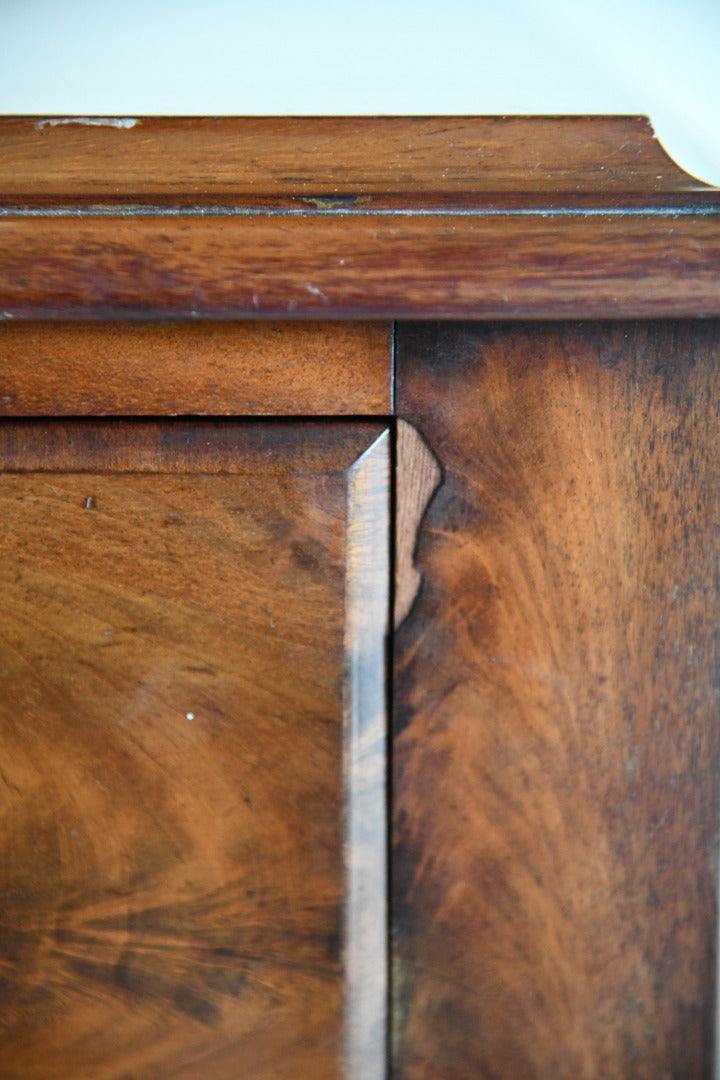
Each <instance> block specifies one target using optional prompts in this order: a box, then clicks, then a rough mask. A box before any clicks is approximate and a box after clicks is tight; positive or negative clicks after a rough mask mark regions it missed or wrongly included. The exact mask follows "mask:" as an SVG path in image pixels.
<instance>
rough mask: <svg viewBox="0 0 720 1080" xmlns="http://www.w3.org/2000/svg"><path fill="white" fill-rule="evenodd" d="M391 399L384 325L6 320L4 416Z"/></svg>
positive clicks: (0, 376)
mask: <svg viewBox="0 0 720 1080" xmlns="http://www.w3.org/2000/svg"><path fill="white" fill-rule="evenodd" d="M390 398H391V386H390V339H389V327H388V326H387V325H383V324H381V323H362V322H353V323H317V322H315V323H313V322H308V323H299V324H297V325H294V326H290V325H289V324H288V323H261V322H253V323H247V322H245V323H237V322H233V323H215V322H212V323H191V324H190V325H178V324H174V323H160V324H158V323H139V324H135V323H118V322H115V323H57V322H40V323H36V322H33V323H18V322H9V321H5V322H2V321H0V415H14V416H18V415H20V416H22V415H34V416H48V415H50V416H62V415H71V416H83V415H94V416H98V415H103V414H110V415H115V416H132V415H135V416H139V415H148V414H149V415H153V414H163V415H168V414H172V413H193V414H194V415H198V414H202V413H211V414H222V413H227V414H231V415H243V416H248V415H275V416H289V415H299V414H307V415H315V416H329V415H333V416H343V415H347V414H354V415H356V416H357V415H359V416H363V415H364V416H369V415H373V414H383V415H384V414H387V413H388V412H389V411H390V407H391V401H390Z"/></svg>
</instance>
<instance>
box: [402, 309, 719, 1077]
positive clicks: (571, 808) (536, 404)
mask: <svg viewBox="0 0 720 1080" xmlns="http://www.w3.org/2000/svg"><path fill="white" fill-rule="evenodd" d="M719 361H720V326H719V325H718V324H717V323H716V322H715V323H700V322H695V323H682V322H671V321H665V322H656V323H605V324H596V323H592V322H586V323H580V324H569V323H567V324H566V323H560V324H555V325H553V324H535V325H519V326H508V325H500V324H497V325H494V324H491V325H488V326H482V325H474V326H473V325H469V324H468V325H462V324H461V325H458V326H453V325H447V324H445V325H443V324H431V325H424V326H420V325H418V326H409V327H404V328H403V327H401V328H400V335H399V340H398V378H399V382H398V408H399V410H400V412H401V414H402V415H403V416H405V417H407V418H408V419H410V420H411V421H412V422H413V423H415V424H417V425H418V427H419V429H420V431H421V432H422V433H423V435H424V436H425V438H426V439H427V441H428V443H429V445H430V447H431V448H432V450H433V451H434V452H435V453H436V454H437V456H438V458H439V459H440V461H441V462H442V465H443V468H444V473H445V475H444V482H443V485H442V487H441V488H440V489H439V491H438V493H437V494H436V496H435V499H434V500H433V502H432V503H431V505H430V509H429V511H428V514H427V516H426V518H425V524H424V526H423V529H422V533H421V538H420V545H419V553H418V559H419V563H420V567H421V570H422V572H423V579H424V584H423V589H422V591H421V593H420V597H419V599H418V602H417V604H416V607H415V609H414V611H413V613H412V615H411V617H410V618H409V619H407V620H406V622H405V623H404V624H403V626H402V627H401V628H400V631H399V633H398V636H397V641H396V671H395V693H396V710H397V715H396V722H397V725H398V735H397V741H396V745H395V751H394V761H395V777H394V792H395V830H396V855H395V859H396V869H395V887H396V900H395V911H394V915H395V928H396V935H397V970H396V983H395V985H396V1001H395V1010H396V1044H395V1054H396V1066H395V1067H396V1075H397V1076H398V1077H403V1078H410V1077H412V1078H414V1080H415V1078H417V1080H420V1078H422V1080H435V1078H437V1077H440V1076H442V1077H443V1078H445V1080H471V1078H472V1080H480V1078H484V1077H487V1078H502V1080H505V1078H512V1080H524V1078H527V1080H530V1078H533V1080H536V1078H540V1077H543V1078H548V1080H549V1078H565V1077H566V1078H572V1080H578V1078H587V1080H590V1078H601V1077H602V1078H610V1077H612V1078H616V1077H627V1078H630V1077H632V1078H633V1080H637V1078H648V1080H650V1078H655V1080H656V1078H658V1077H683V1078H688V1080H689V1078H694V1077H698V1078H699V1077H708V1076H711V1075H712V1070H713V1058H714V1053H715V1049H714V1027H715V1019H714V1017H715V1000H716V954H717V931H718V916H717V892H718V889H717V881H718V855H717V851H718V824H717V823H718V809H719V806H718V795H719V790H718V777H719V776H720V735H719V732H718V724H717V720H718V702H719V701H720V662H719V660H720V656H719V648H718V646H719V640H718V611H719V610H720V575H719V573H718V554H717V543H718V523H719V522H720V496H719V490H718V460H719V454H720V422H719V421H720V416H719V411H720V363H719Z"/></svg>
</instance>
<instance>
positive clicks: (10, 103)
mask: <svg viewBox="0 0 720 1080" xmlns="http://www.w3.org/2000/svg"><path fill="white" fill-rule="evenodd" d="M0 112H2V113H10V114H17V113H40V114H61V115H71V114H80V115H89V114H91V115H92V114H95V115H101V116H103V115H104V116H108V115H109V116H113V115H116V116H117V115H122V116H133V115H142V114H152V113H166V114H186V115H187V114H195V115H198V114H220V115H223V114H224V115H227V114H255V115H257V114H323V113H335V114H338V113H348V114H376V113H385V114H388V113H409V114H413V113H415V114H422V113H426V114H427V113H429V114H432V113H460V114H462V113H569V112H570V113H584V112H590V113H597V112H601V113H602V112H608V113H638V112H640V113H648V114H649V115H650V116H651V118H652V120H653V122H654V124H655V127H656V130H657V131H658V134H659V135H660V138H661V139H662V141H663V143H664V145H665V147H666V149H667V150H668V151H669V152H670V153H671V154H672V155H673V156H674V157H675V158H676V159H677V160H678V161H679V162H680V163H681V164H682V165H683V167H684V168H686V169H687V170H688V171H690V172H693V173H695V174H696V175H699V176H701V177H702V179H705V180H708V181H710V182H714V183H716V184H719V185H720V0H624V2H623V0H602V3H601V2H599V0H587V2H585V0H498V2H497V3H488V2H486V0H475V2H471V0H444V2H443V0H436V2H434V3H432V4H431V3H428V2H426V0H397V2H393V0H386V2H384V3H383V2H381V0H366V2H363V3H355V4H354V3H350V2H348V0H344V2H335V3H324V2H319V0H276V2H274V3H272V2H271V0H268V2H267V3H266V4H262V2H261V0H254V2H252V3H250V2H248V0H236V2H234V3H233V2H231V0H205V2H203V0H193V2H190V0H175V2H170V0H112V2H108V0H0Z"/></svg>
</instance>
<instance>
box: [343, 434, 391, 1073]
mask: <svg viewBox="0 0 720 1080" xmlns="http://www.w3.org/2000/svg"><path fill="white" fill-rule="evenodd" d="M347 506H348V517H347V521H348V524H347V546H346V576H345V590H346V592H345V603H346V621H345V656H346V670H345V695H344V716H345V738H344V775H345V783H344V790H345V792H346V796H345V868H346V881H347V886H346V894H345V934H344V958H345V1010H344V1077H343V1080H385V1077H386V1074H387V999H388V970H387V969H388V944H387V930H388V911H387V892H388V875H387V812H388V807H387V749H386V740H387V700H386V696H387V690H386V670H385V669H386V655H387V653H386V649H387V633H388V626H389V572H390V562H389V560H390V533H389V530H390V432H389V431H388V430H385V431H384V432H383V433H382V434H381V435H379V437H378V438H377V439H376V440H375V442H373V444H372V445H371V446H370V447H369V448H368V449H367V450H366V451H365V453H364V454H362V456H361V457H360V458H359V459H358V460H357V461H356V462H355V463H354V464H353V465H352V467H351V468H350V469H349V470H348V502H347Z"/></svg>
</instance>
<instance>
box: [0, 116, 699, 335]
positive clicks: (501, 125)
mask: <svg viewBox="0 0 720 1080" xmlns="http://www.w3.org/2000/svg"><path fill="white" fill-rule="evenodd" d="M106 119H107V118H106ZM125 119H127V120H128V121H130V120H132V119H133V118H125ZM0 160H1V163H0V225H1V228H2V237H3V240H4V243H3V245H2V247H1V248H0V319H3V318H4V319H15V320H18V319H44V318H52V319H55V318H58V319H59V318H63V319H75V320H77V319H93V318H102V319H109V320H117V319H126V318H129V319H145V320H147V319H188V320H195V319H300V318H303V319H396V318H402V319H411V318H414V319H419V318H449V319H456V318H483V319H489V318H523V317H532V318H546V317H549V318H558V317H563V316H565V317H590V316H598V317H613V318H614V317H618V316H625V317H644V316H653V315H655V316H663V317H664V316H668V315H675V316H691V315H716V316H717V315H720V285H719V284H718V282H720V229H718V222H719V221H720V193H719V192H718V190H717V189H715V188H711V187H708V186H707V185H704V184H702V183H700V182H699V181H697V180H695V179H694V178H693V177H690V176H688V175H687V174H684V173H683V172H682V170H681V169H679V168H678V166H676V165H675V164H674V163H673V162H672V161H671V160H670V159H669V158H668V157H667V155H666V154H665V152H664V151H663V150H662V148H661V147H660V146H659V144H658V143H657V142H656V140H655V138H654V136H653V134H652V131H651V129H650V127H649V125H648V124H647V122H646V121H645V120H643V119H642V118H638V117H554V118H552V117H551V118H548V117H534V118H533V117H489V118H488V117H485V118H482V117H481V118H472V117H466V118H462V117H460V118H457V117H456V118H454V119H453V118H440V117H434V118H431V119H427V118H410V119H407V118H406V119H401V118H400V119H399V118H392V117H390V118H354V119H353V118H350V119H348V118H327V117H326V118H311V119H303V118H285V119H281V120H278V119H268V118H265V119H262V118H254V119H253V118H249V119H238V118H235V119H232V118H228V119H225V120H223V119H219V120H214V119H212V120H207V119H204V120H203V119H194V120H192V119H190V120H187V119H186V120H183V119H158V120H148V119H144V118H140V119H136V122H134V123H128V124H126V125H123V124H115V125H113V123H110V121H109V120H108V121H107V122H103V123H96V122H92V123H90V122H80V121H77V122H76V121H75V120H73V119H72V118H56V119H55V120H53V119H52V118H36V119H27V118H26V119H19V120H13V119H9V120H8V119H6V120H5V121H2V122H0ZM3 193H4V194H3Z"/></svg>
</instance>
